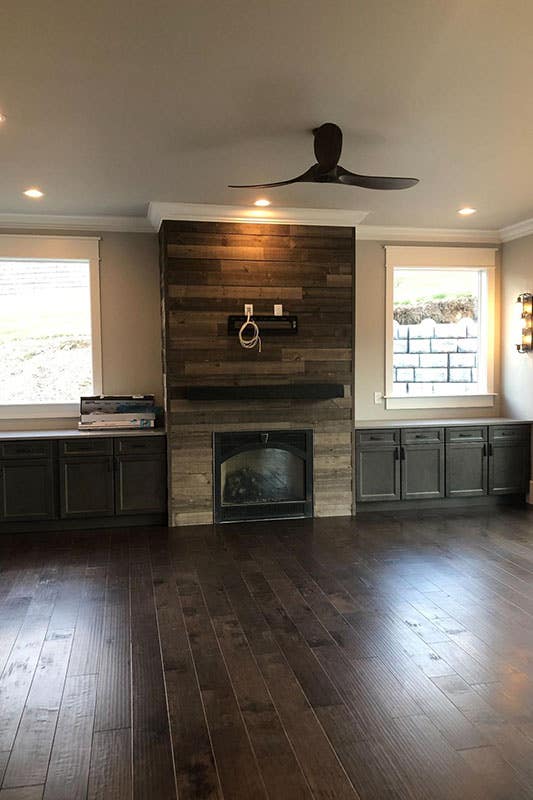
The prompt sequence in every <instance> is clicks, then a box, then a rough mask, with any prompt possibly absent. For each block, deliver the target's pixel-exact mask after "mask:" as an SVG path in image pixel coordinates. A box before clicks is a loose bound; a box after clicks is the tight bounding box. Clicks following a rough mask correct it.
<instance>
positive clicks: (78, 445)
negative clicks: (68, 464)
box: [59, 437, 113, 458]
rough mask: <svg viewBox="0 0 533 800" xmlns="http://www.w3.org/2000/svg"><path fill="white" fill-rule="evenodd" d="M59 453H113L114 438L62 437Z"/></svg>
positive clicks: (84, 454) (82, 454)
mask: <svg viewBox="0 0 533 800" xmlns="http://www.w3.org/2000/svg"><path fill="white" fill-rule="evenodd" d="M59 455H60V457H63V458H64V457H65V456H102V455H104V456H106V455H113V439H101V438H99V437H95V438H94V439H76V438H73V439H61V440H60V442H59Z"/></svg>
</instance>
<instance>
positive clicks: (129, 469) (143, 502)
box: [115, 454, 167, 514]
mask: <svg viewBox="0 0 533 800" xmlns="http://www.w3.org/2000/svg"><path fill="white" fill-rule="evenodd" d="M115 497H116V513H117V514H150V513H161V512H164V511H166V507H167V499H166V459H165V458H164V457H162V456H161V455H157V454H155V455H130V456H118V457H117V459H116V474H115Z"/></svg>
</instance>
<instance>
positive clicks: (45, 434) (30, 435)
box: [0, 428, 166, 441]
mask: <svg viewBox="0 0 533 800" xmlns="http://www.w3.org/2000/svg"><path fill="white" fill-rule="evenodd" d="M165 433H166V431H165V430H164V428H153V429H148V430H147V429H144V430H143V429H142V428H138V429H136V430H117V429H116V428H113V429H112V430H108V431H79V430H77V429H74V428H73V429H72V430H70V429H67V430H53V429H52V430H48V431H0V441H12V440H21V439H87V438H89V439H93V438H95V437H101V436H105V437H117V436H165Z"/></svg>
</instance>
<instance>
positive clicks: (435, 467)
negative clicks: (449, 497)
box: [401, 444, 444, 500]
mask: <svg viewBox="0 0 533 800" xmlns="http://www.w3.org/2000/svg"><path fill="white" fill-rule="evenodd" d="M401 464H402V500H430V499H432V498H436V497H444V444H432V445H427V444H413V445H409V444H407V445H403V446H402V448H401Z"/></svg>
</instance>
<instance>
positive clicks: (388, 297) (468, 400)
mask: <svg viewBox="0 0 533 800" xmlns="http://www.w3.org/2000/svg"><path fill="white" fill-rule="evenodd" d="M497 249H498V248H496V247H490V248H489V247H414V246H408V247H407V246H406V247H402V246H399V245H395V246H385V393H384V401H385V408H386V409H387V410H401V409H423V408H492V407H493V406H494V401H495V398H496V396H497V395H496V394H495V393H494V353H495V330H494V328H495V325H494V320H495V290H496V251H497ZM396 267H408V268H411V269H416V268H417V267H419V268H420V269H423V268H425V269H447V270H449V269H462V270H464V269H472V270H481V269H483V270H485V271H486V273H485V274H486V276H487V282H486V287H485V291H486V297H487V303H486V309H487V312H486V318H485V319H482V320H481V321H480V322H481V327H482V328H483V329H484V332H483V333H482V335H481V337H480V339H481V341H482V342H483V343H484V344H483V345H482V346H483V349H484V350H485V353H484V358H483V362H484V363H485V364H486V365H487V376H486V378H487V381H486V383H487V391H486V392H485V393H483V394H477V395H474V394H471V395H464V394H461V395H444V396H440V397H436V396H435V395H431V396H429V395H428V396H427V397H424V396H418V397H404V396H399V395H394V382H393V366H392V363H393V328H394V326H393V312H394V269H395V268H396Z"/></svg>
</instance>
